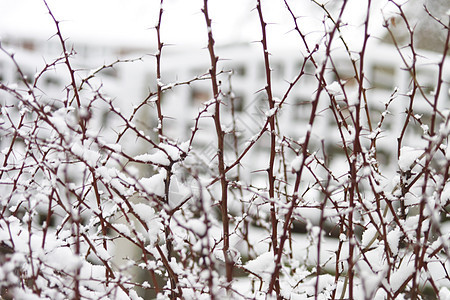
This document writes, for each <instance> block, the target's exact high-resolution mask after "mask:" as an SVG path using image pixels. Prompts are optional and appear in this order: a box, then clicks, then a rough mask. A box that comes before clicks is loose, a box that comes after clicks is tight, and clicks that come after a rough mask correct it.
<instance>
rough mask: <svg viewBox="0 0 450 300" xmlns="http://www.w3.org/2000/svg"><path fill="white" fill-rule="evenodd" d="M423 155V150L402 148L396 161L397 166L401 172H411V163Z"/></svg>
mask: <svg viewBox="0 0 450 300" xmlns="http://www.w3.org/2000/svg"><path fill="white" fill-rule="evenodd" d="M422 154H423V150H420V149H414V148H412V147H408V146H405V147H402V148H401V149H400V157H399V159H398V166H399V168H400V170H402V171H403V172H406V171H409V170H411V166H412V165H413V163H414V162H415V161H416V159H418V158H419V157H420V156H421V155H422Z"/></svg>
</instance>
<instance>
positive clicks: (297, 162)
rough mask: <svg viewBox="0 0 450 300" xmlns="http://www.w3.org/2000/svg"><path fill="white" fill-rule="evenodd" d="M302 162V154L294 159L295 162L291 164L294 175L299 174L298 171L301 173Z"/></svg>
mask: <svg viewBox="0 0 450 300" xmlns="http://www.w3.org/2000/svg"><path fill="white" fill-rule="evenodd" d="M302 161H303V155H301V154H300V155H298V156H297V157H296V158H294V160H293V161H292V162H291V170H292V173H297V172H298V171H300V167H301V165H302Z"/></svg>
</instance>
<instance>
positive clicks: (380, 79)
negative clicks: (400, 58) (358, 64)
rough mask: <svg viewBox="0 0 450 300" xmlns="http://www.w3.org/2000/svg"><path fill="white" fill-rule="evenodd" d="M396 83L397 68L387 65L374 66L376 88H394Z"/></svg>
mask: <svg viewBox="0 0 450 300" xmlns="http://www.w3.org/2000/svg"><path fill="white" fill-rule="evenodd" d="M394 84H395V68H394V67H393V66H387V65H374V66H373V67H372V85H373V87H374V88H376V89H383V90H393V89H394Z"/></svg>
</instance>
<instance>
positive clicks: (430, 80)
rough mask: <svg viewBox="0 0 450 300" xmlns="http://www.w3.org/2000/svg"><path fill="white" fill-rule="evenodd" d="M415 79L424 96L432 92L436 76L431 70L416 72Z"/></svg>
mask: <svg viewBox="0 0 450 300" xmlns="http://www.w3.org/2000/svg"><path fill="white" fill-rule="evenodd" d="M416 79H417V83H418V85H419V86H420V88H421V89H422V91H423V92H424V94H425V95H428V94H431V93H432V92H434V90H435V82H436V81H437V75H436V74H435V73H434V72H433V71H432V70H417V73H416Z"/></svg>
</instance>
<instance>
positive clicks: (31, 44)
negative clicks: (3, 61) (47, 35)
mask: <svg viewBox="0 0 450 300" xmlns="http://www.w3.org/2000/svg"><path fill="white" fill-rule="evenodd" d="M22 47H23V49H25V50H28V51H33V50H34V49H35V44H34V42H33V41H32V40H25V41H23V43H22Z"/></svg>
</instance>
